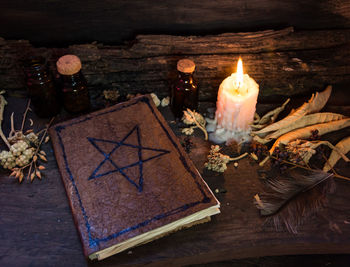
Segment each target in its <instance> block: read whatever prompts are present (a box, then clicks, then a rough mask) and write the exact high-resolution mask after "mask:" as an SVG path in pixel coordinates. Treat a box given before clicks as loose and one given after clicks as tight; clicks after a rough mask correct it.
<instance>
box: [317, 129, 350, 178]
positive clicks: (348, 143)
mask: <svg viewBox="0 0 350 267" xmlns="http://www.w3.org/2000/svg"><path fill="white" fill-rule="evenodd" d="M335 147H336V148H337V149H339V151H340V152H341V153H343V154H346V153H348V152H349V151H350V136H348V137H346V138H344V139H342V140H341V141H340V142H339V143H338V144H336V145H335ZM340 158H341V155H340V153H339V152H337V151H336V150H332V153H331V155H330V156H329V159H328V160H327V162H326V163H325V165H324V167H323V171H324V172H328V171H329V170H331V169H332V168H333V167H334V166H335V164H336V163H337V162H338V160H339V159H340Z"/></svg>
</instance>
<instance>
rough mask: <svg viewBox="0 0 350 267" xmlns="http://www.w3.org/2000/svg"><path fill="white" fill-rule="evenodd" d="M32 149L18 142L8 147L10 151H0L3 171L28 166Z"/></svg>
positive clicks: (24, 143)
mask: <svg viewBox="0 0 350 267" xmlns="http://www.w3.org/2000/svg"><path fill="white" fill-rule="evenodd" d="M33 154H34V148H31V147H29V145H28V144H27V143H26V142H25V141H23V140H19V141H17V142H16V143H14V144H13V145H11V147H10V151H6V150H4V151H1V153H0V162H1V166H2V167H3V168H4V169H13V168H14V167H15V166H19V167H23V166H24V165H26V164H28V163H29V162H30V160H31V158H32V157H33Z"/></svg>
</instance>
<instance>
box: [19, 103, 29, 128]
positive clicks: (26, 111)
mask: <svg viewBox="0 0 350 267" xmlns="http://www.w3.org/2000/svg"><path fill="white" fill-rule="evenodd" d="M29 110H30V98H29V100H28V104H27V108H26V110H25V111H24V113H23V119H22V126H21V132H23V128H24V123H25V121H26V117H27V113H28V111H29Z"/></svg>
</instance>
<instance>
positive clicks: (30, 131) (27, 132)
mask: <svg viewBox="0 0 350 267" xmlns="http://www.w3.org/2000/svg"><path fill="white" fill-rule="evenodd" d="M33 131H34V130H33V129H29V130H27V131H26V132H25V133H24V134H29V133H32V132H33Z"/></svg>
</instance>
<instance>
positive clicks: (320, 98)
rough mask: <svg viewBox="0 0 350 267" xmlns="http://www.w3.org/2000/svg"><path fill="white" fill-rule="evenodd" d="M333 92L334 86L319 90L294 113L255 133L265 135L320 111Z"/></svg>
mask: <svg viewBox="0 0 350 267" xmlns="http://www.w3.org/2000/svg"><path fill="white" fill-rule="evenodd" d="M331 92H332V86H330V85H329V86H328V87H327V88H326V89H325V90H324V91H323V92H321V93H319V92H317V93H316V95H314V94H313V95H312V96H311V98H310V100H309V101H308V102H305V103H304V104H303V105H302V106H300V107H299V108H298V109H297V110H295V111H294V112H293V113H291V114H290V115H288V116H287V117H285V118H284V119H282V120H280V121H278V122H275V123H273V124H270V125H268V126H266V127H264V128H263V129H261V130H259V131H255V132H253V134H254V135H259V136H260V137H261V136H264V135H266V134H267V133H270V132H273V131H277V130H280V129H282V128H285V127H288V126H289V125H290V124H292V123H295V122H296V121H297V120H299V119H300V118H302V117H303V116H305V115H307V114H311V113H315V112H318V111H320V110H321V109H322V108H323V107H324V106H325V105H326V103H327V101H328V98H329V96H330V94H331Z"/></svg>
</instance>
